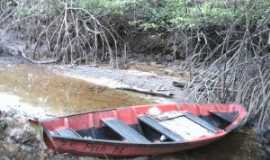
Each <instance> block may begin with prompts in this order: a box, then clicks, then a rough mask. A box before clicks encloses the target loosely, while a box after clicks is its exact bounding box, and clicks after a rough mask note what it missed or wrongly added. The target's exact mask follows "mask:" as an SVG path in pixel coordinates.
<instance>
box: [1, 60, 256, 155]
mask: <svg viewBox="0 0 270 160" xmlns="http://www.w3.org/2000/svg"><path fill="white" fill-rule="evenodd" d="M0 99H1V101H0V109H1V108H2V106H3V107H4V105H10V104H9V103H11V104H15V105H17V106H18V107H19V108H21V109H22V110H23V111H24V112H26V113H28V112H29V113H31V112H32V111H33V110H35V109H40V110H41V111H40V112H39V113H43V114H49V115H65V114H72V113H79V112H85V111H91V110H96V109H104V108H114V107H120V106H129V105H138V104H145V103H151V102H153V101H151V100H149V99H145V98H144V97H143V96H142V95H138V94H133V93H130V92H123V91H117V90H113V89H109V88H105V87H101V86H97V85H94V84H90V83H88V82H85V81H83V80H78V79H73V78H68V77H63V76H60V75H57V74H54V73H52V72H50V71H48V70H47V69H46V68H45V67H42V66H34V65H5V66H2V67H1V68H0ZM14 101H17V102H16V103H14ZM44 112H46V113H44ZM259 148H260V145H259V144H258V143H257V141H256V135H255V131H253V130H252V129H247V128H244V129H241V130H239V131H237V132H235V133H232V134H230V135H228V136H227V137H225V138H224V139H222V140H221V141H219V142H216V143H214V144H211V145H208V146H206V147H203V148H199V149H196V150H192V151H188V152H182V153H178V154H174V155H166V156H159V157H150V158H149V159H162V160H163V159H164V160H165V159H166V160H167V159H170V160H178V159H179V160H255V159H260V153H261V152H260V149H259Z"/></svg>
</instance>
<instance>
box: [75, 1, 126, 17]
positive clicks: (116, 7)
mask: <svg viewBox="0 0 270 160" xmlns="http://www.w3.org/2000/svg"><path fill="white" fill-rule="evenodd" d="M129 3H131V1H130V0H77V1H75V2H74V5H76V6H78V7H79V8H84V9H87V10H88V11H90V12H91V13H92V14H94V15H96V16H104V15H114V14H123V11H124V10H125V8H126V6H127V5H128V4H129Z"/></svg>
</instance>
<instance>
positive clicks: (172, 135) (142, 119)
mask: <svg viewBox="0 0 270 160" xmlns="http://www.w3.org/2000/svg"><path fill="white" fill-rule="evenodd" d="M138 119H139V121H140V122H142V123H143V124H145V125H147V126H149V127H151V128H152V129H154V130H156V131H157V132H159V133H161V134H162V135H164V136H166V137H167V138H169V139H170V140H173V141H177V142H184V141H185V140H184V138H183V137H181V136H180V135H178V134H176V133H174V132H172V131H171V130H169V129H168V128H166V127H164V126H162V125H161V124H159V122H158V121H157V120H155V119H153V118H151V117H148V116H140V117H138Z"/></svg>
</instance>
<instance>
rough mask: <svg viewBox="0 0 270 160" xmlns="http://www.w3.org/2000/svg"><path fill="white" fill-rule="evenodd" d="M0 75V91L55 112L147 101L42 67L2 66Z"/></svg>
mask: <svg viewBox="0 0 270 160" xmlns="http://www.w3.org/2000/svg"><path fill="white" fill-rule="evenodd" d="M0 77H1V78H0V92H6V93H10V94H14V95H17V96H18V97H20V99H21V101H22V102H25V103H28V104H30V105H32V106H38V107H44V108H45V110H48V111H50V113H56V114H58V115H60V114H70V113H78V112H85V111H91V110H95V109H103V108H113V107H119V106H128V105H137V104H145V103H150V102H149V101H148V100H146V99H143V98H141V97H138V96H136V95H134V94H131V93H127V92H123V91H116V90H113V89H109V88H105V87H101V86H97V85H94V84H89V83H88V82H85V81H83V80H78V79H73V78H67V77H63V76H60V75H56V74H53V73H51V72H49V71H48V70H46V69H45V68H44V67H41V66H31V65H16V66H9V67H2V68H1V69H0Z"/></svg>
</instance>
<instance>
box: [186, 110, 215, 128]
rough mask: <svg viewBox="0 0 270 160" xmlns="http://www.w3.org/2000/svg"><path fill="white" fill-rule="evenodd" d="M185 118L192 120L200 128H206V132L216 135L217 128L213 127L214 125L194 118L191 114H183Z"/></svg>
mask: <svg viewBox="0 0 270 160" xmlns="http://www.w3.org/2000/svg"><path fill="white" fill-rule="evenodd" d="M184 115H185V117H187V118H188V119H190V120H192V121H193V122H195V123H197V124H199V125H201V126H202V127H204V128H206V129H207V130H209V131H211V132H213V133H216V132H217V131H219V128H217V127H215V126H214V125H212V124H210V123H209V122H207V121H205V120H203V119H202V118H200V117H197V116H194V115H192V114H191V113H185V114H184Z"/></svg>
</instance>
